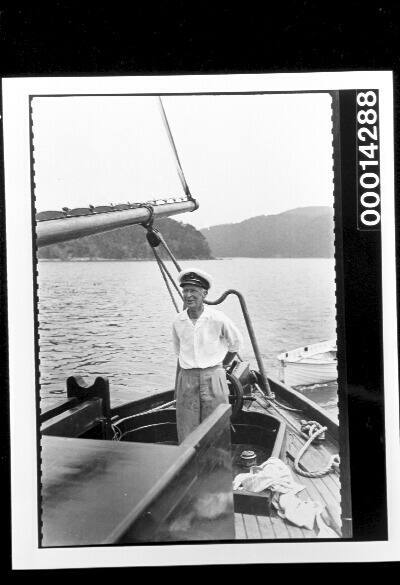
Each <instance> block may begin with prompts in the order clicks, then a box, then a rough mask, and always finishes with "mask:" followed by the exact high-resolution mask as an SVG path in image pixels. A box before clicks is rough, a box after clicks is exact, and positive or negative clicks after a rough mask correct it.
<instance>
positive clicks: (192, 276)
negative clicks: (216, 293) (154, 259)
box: [178, 268, 212, 290]
mask: <svg viewBox="0 0 400 585" xmlns="http://www.w3.org/2000/svg"><path fill="white" fill-rule="evenodd" d="M178 279H179V285H180V286H185V284H193V285H195V286H200V287H201V288H205V289H206V290H208V289H209V288H210V287H211V282H212V281H211V276H210V275H209V274H207V272H204V270H198V269H197V268H188V269H187V270H182V272H180V274H179V277H178Z"/></svg>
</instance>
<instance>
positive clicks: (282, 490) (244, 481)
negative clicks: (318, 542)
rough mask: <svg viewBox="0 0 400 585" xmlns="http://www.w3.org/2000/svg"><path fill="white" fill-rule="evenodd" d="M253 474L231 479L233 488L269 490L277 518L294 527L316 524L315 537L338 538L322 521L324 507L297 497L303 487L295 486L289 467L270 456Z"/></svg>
mask: <svg viewBox="0 0 400 585" xmlns="http://www.w3.org/2000/svg"><path fill="white" fill-rule="evenodd" d="M254 471H255V473H254V472H250V473H239V475H237V476H236V477H235V479H234V480H233V489H234V490H239V489H245V490H247V491H249V492H256V493H260V492H262V491H264V490H267V489H268V490H270V491H271V493H272V503H273V505H274V507H275V508H276V510H277V512H278V514H279V516H281V518H285V519H286V520H289V521H290V522H292V523H293V524H296V526H300V527H304V528H308V529H309V530H312V529H313V528H314V526H315V524H316V529H317V532H318V536H319V537H321V538H337V536H338V535H337V534H336V532H334V531H333V530H332V529H331V528H329V527H328V526H327V525H326V524H325V522H324V521H323V520H322V517H321V514H322V512H323V511H324V506H323V505H322V504H321V503H320V502H315V501H312V500H309V501H304V500H301V499H300V498H299V497H298V496H297V494H298V492H300V491H301V490H303V489H304V486H303V485H301V484H299V483H296V482H295V481H294V479H293V477H292V473H291V471H290V468H289V467H288V466H287V465H286V464H285V463H283V461H281V460H280V459H278V458H277V457H270V458H269V459H267V461H265V462H264V463H262V464H261V465H260V466H258V467H255V469H254Z"/></svg>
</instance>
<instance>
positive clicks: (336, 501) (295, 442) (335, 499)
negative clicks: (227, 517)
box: [235, 405, 341, 540]
mask: <svg viewBox="0 0 400 585" xmlns="http://www.w3.org/2000/svg"><path fill="white" fill-rule="evenodd" d="M252 409H254V410H259V411H263V408H262V407H260V406H259V405H253V406H252ZM270 413H271V414H274V415H276V414H277V412H276V411H275V412H273V411H272V410H270ZM281 418H282V419H283V420H284V421H285V422H286V424H287V443H286V452H285V453H284V454H282V458H283V461H284V462H285V463H286V464H287V465H288V466H289V467H290V469H291V471H292V474H293V479H294V480H295V481H296V482H297V483H299V484H301V485H303V486H304V489H303V490H302V491H300V492H299V494H298V496H299V498H300V499H302V500H304V501H309V500H312V501H317V502H319V503H321V504H322V505H323V506H324V513H323V519H324V521H325V522H326V524H327V525H328V526H330V527H331V528H333V529H334V531H335V532H336V533H337V536H338V538H339V537H340V536H341V506H340V501H341V495H340V490H341V482H340V473H339V470H335V471H334V472H331V473H329V474H327V475H325V476H323V477H320V478H307V477H304V476H302V475H300V474H298V473H296V472H295V470H294V459H295V457H296V455H297V453H298V452H299V450H300V449H301V447H302V446H303V445H304V444H305V442H306V439H305V438H304V437H303V436H302V435H301V434H300V430H299V429H300V421H301V420H302V418H304V414H303V413H298V412H291V411H283V412H282V411H281ZM337 452H338V445H337V441H336V440H335V439H334V438H333V437H332V436H331V435H330V434H329V432H328V431H327V432H326V438H325V440H324V442H323V443H319V444H318V443H317V444H316V443H312V444H311V445H310V446H309V448H308V449H307V451H306V453H305V454H304V455H303V457H302V458H301V460H300V465H301V466H302V467H303V468H304V469H306V470H307V471H316V470H320V469H323V468H324V467H326V465H327V464H328V462H329V459H330V457H331V456H332V455H333V454H336V453H337ZM235 525H236V526H237V532H236V538H238V539H242V538H247V539H251V540H253V539H254V540H255V539H262V540H271V539H281V540H292V539H297V540H304V539H310V538H312V539H316V538H318V537H319V536H318V532H317V530H316V529H315V528H313V529H312V530H309V529H307V528H305V527H302V528H300V527H298V526H296V525H294V524H292V523H291V522H289V521H288V520H286V519H284V518H281V517H280V516H279V515H278V514H277V512H276V510H272V512H271V515H270V516H255V515H254V516H251V515H248V514H244V515H243V514H235Z"/></svg>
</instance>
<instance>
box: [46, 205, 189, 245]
mask: <svg viewBox="0 0 400 585" xmlns="http://www.w3.org/2000/svg"><path fill="white" fill-rule="evenodd" d="M197 208H198V203H197V201H196V200H194V199H184V200H182V199H180V200H179V199H168V200H167V201H164V200H161V202H158V201H157V202H153V201H152V202H150V203H139V204H137V203H136V204H135V203H133V204H131V203H127V204H121V205H115V206H102V207H99V208H96V207H93V206H90V207H89V208H82V209H76V210H74V209H73V210H68V209H64V211H63V212H61V211H45V212H42V213H38V214H37V216H36V235H37V245H38V247H39V248H40V247H41V246H48V245H50V244H57V243H60V242H66V241H68V240H74V239H77V238H82V237H83V236H90V235H92V234H98V233H100V232H106V231H109V230H115V229H117V228H121V227H126V226H128V225H135V224H140V223H146V222H148V221H149V220H151V219H152V218H153V217H154V218H160V217H167V216H170V215H177V214H179V213H186V212H188V211H194V210H195V209H197Z"/></svg>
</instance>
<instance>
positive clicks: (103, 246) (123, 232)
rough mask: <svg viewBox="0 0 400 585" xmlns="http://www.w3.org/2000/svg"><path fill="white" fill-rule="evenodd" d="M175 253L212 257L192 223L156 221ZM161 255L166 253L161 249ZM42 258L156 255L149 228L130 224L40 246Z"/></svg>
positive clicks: (183, 256)
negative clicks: (76, 238) (100, 232)
mask: <svg viewBox="0 0 400 585" xmlns="http://www.w3.org/2000/svg"><path fill="white" fill-rule="evenodd" d="M154 226H155V227H157V228H158V229H159V230H160V232H161V233H162V235H163V236H164V239H165V241H166V243H167V244H168V246H169V248H170V249H171V250H172V252H173V253H174V254H175V255H176V257H177V258H178V259H179V258H180V259H207V258H212V256H211V253H210V248H209V246H208V243H207V240H206V239H205V237H204V236H203V235H202V234H201V233H200V232H199V231H198V230H196V229H195V228H194V227H193V226H191V225H189V224H184V223H181V222H179V221H176V220H174V219H170V218H162V219H160V220H158V221H155V222H154ZM158 250H160V254H161V255H162V257H165V255H164V254H163V253H162V251H161V247H159V248H158ZM39 258H46V259H61V260H69V259H74V258H90V259H97V258H103V259H109V260H122V259H129V258H131V259H137V260H146V259H152V258H154V256H153V252H152V250H151V248H150V245H149V244H148V242H147V239H146V230H145V229H144V228H143V227H142V226H140V225H135V226H129V227H124V228H120V229H117V230H112V231H110V232H105V233H103V234H96V235H93V236H85V237H83V238H79V239H78V240H71V241H69V242H64V243H62V244H52V245H51V246H45V247H43V248H40V249H39Z"/></svg>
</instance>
